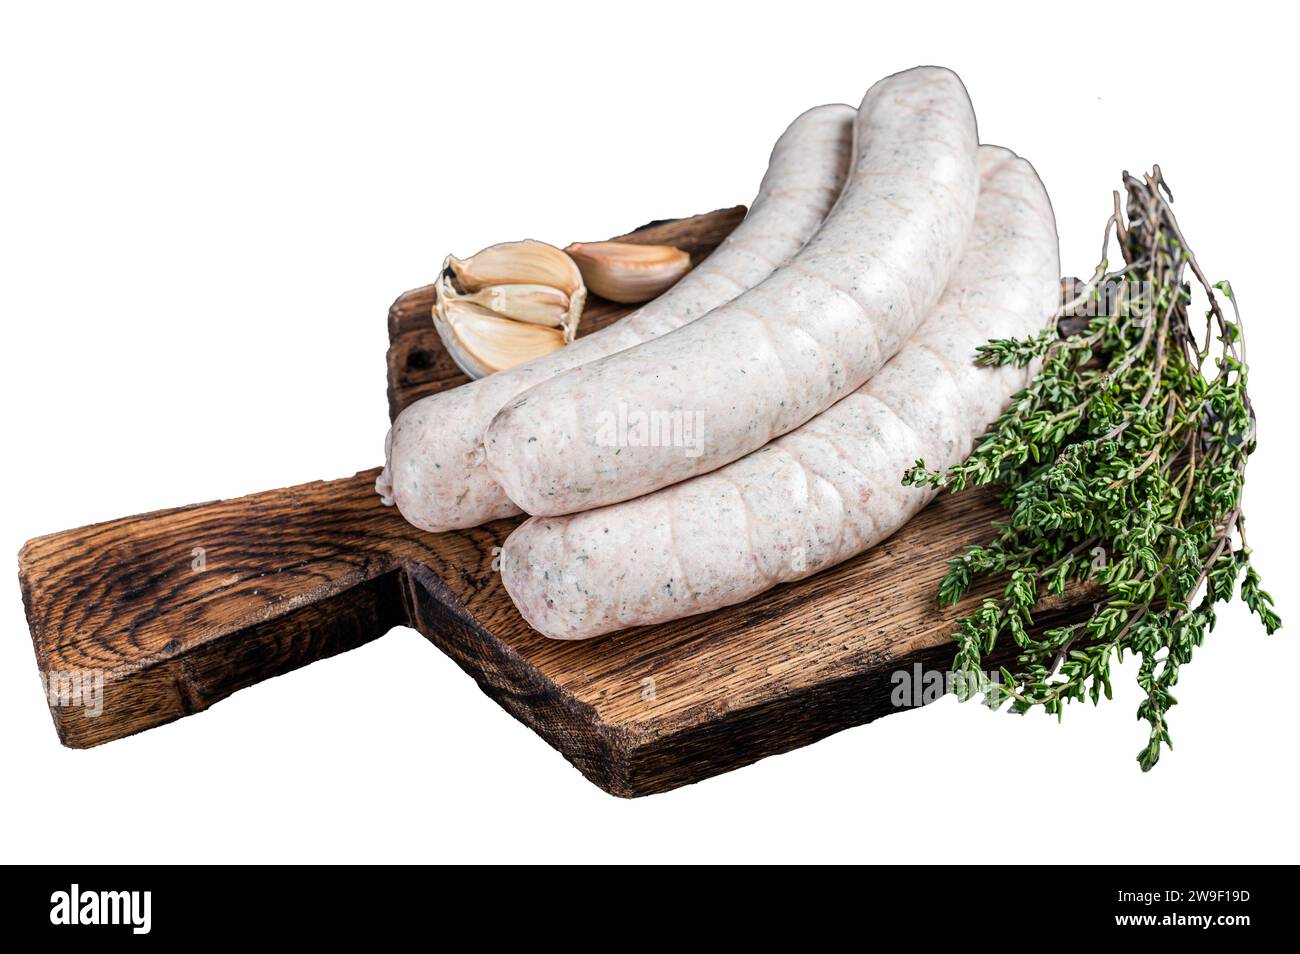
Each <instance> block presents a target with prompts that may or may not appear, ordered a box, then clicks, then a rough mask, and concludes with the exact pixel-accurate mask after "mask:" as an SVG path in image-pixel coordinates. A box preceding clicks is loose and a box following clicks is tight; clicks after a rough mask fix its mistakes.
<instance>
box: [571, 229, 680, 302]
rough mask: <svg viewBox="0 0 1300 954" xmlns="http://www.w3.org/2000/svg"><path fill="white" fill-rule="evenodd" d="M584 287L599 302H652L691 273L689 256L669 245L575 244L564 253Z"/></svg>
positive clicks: (625, 243)
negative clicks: (576, 266)
mask: <svg viewBox="0 0 1300 954" xmlns="http://www.w3.org/2000/svg"><path fill="white" fill-rule="evenodd" d="M565 251H566V252H568V253H569V255H570V256H572V258H573V260H574V261H575V262H577V263H578V268H579V269H581V271H582V278H583V280H584V281H585V282H586V283H587V287H588V288H590V289H591V290H592V291H594V292H595V293H596V294H597V295H599V296H600V297H602V298H608V299H609V300H610V301H617V302H621V303H623V304H628V305H635V304H639V303H640V302H643V301H649V300H650V299H651V298H655V297H657V296H659V295H661V294H663V293H664V292H665V291H667V290H668V289H669V288H671V287H672V286H673V285H675V284H676V283H677V281H678V280H679V279H680V278H681V277H682V276H683V275H685V274H686V273H687V272H689V271H690V270H691V256H690V254H689V253H687V252H683V251H682V250H681V249H679V248H673V247H672V246H671V245H637V244H635V243H633V242H575V243H574V244H572V245H570V246H569V247H568V248H566V249H565Z"/></svg>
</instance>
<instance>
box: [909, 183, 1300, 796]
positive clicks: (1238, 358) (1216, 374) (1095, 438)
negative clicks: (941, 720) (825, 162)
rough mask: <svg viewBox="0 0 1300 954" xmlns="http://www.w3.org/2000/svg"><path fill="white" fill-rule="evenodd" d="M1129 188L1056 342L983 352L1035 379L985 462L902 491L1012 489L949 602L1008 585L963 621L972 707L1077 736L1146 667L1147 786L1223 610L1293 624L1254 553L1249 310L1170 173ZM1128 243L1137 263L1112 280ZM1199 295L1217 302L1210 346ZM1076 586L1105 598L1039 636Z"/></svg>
mask: <svg viewBox="0 0 1300 954" xmlns="http://www.w3.org/2000/svg"><path fill="white" fill-rule="evenodd" d="M1124 189H1125V192H1126V193H1127V203H1126V209H1125V212H1126V213H1127V214H1126V215H1124V214H1121V200H1120V193H1119V192H1115V193H1114V211H1113V212H1112V214H1111V216H1110V218H1109V219H1108V220H1107V222H1106V227H1105V230H1104V233H1103V237H1102V257H1101V262H1100V264H1099V265H1098V267H1097V269H1096V271H1095V273H1094V274H1093V276H1092V278H1091V279H1090V280H1089V281H1087V282H1075V283H1074V287H1073V288H1071V289H1070V291H1069V293H1068V294H1067V295H1065V296H1063V297H1067V298H1068V299H1069V300H1068V301H1066V302H1065V303H1064V304H1063V305H1062V307H1061V310H1060V311H1059V312H1058V313H1057V314H1056V315H1055V316H1053V320H1052V323H1051V325H1050V326H1049V327H1048V328H1047V329H1045V330H1044V331H1043V332H1041V333H1040V334H1038V335H1036V336H1034V337H1031V338H1029V339H1025V340H1014V339H1008V340H995V341H990V342H989V343H988V344H986V345H984V346H982V347H981V348H980V349H979V360H980V361H981V362H982V363H984V364H988V365H1005V364H1011V363H1014V364H1017V365H1019V366H1022V367H1023V366H1026V365H1030V364H1037V365H1038V370H1037V373H1036V374H1035V376H1034V378H1033V380H1032V382H1031V383H1030V384H1029V386H1028V387H1026V388H1025V389H1024V390H1022V391H1020V392H1018V393H1017V394H1016V395H1014V397H1013V398H1012V403H1011V406H1010V407H1009V408H1008V410H1007V411H1006V413H1004V414H1003V415H1002V416H1001V417H999V418H998V420H997V421H996V422H995V423H994V424H993V425H992V426H991V428H990V429H989V431H988V432H987V433H986V434H985V435H984V436H983V438H982V439H981V440H980V441H979V442H978V443H977V445H976V447H975V450H974V452H973V453H972V454H971V455H970V457H969V458H967V459H966V460H965V461H963V462H962V463H960V464H957V465H956V466H954V467H951V468H949V469H948V470H946V471H941V472H940V471H931V470H927V469H926V467H925V463H924V461H917V462H916V466H915V467H914V468H912V469H911V470H909V471H908V472H907V474H906V475H905V477H904V483H906V484H910V485H914V486H930V487H935V488H948V489H950V490H952V491H958V490H961V489H962V488H964V487H967V486H972V485H979V484H991V483H993V484H998V485H1000V487H1001V488H1002V489H1001V494H1000V500H1001V503H1002V505H1003V507H1004V508H1005V510H1006V513H1007V516H1006V519H1005V520H1004V521H1000V522H998V523H997V524H996V525H995V526H996V527H997V528H998V529H997V534H996V536H995V538H994V539H993V540H992V542H990V543H988V544H985V545H983V546H972V547H968V548H966V550H965V551H964V552H963V553H962V554H961V555H960V556H958V557H956V558H955V559H953V560H951V561H950V562H949V569H948V573H947V575H946V576H945V577H944V579H943V582H942V584H941V586H940V593H939V597H940V599H941V600H942V601H944V602H947V603H954V604H955V603H956V602H958V601H959V600H960V599H961V598H962V596H963V595H964V594H965V593H966V592H967V591H968V590H969V589H970V587H971V586H972V585H973V584H974V582H975V581H976V580H977V579H980V578H986V577H989V576H1002V577H1005V580H1006V583H1005V585H1004V586H1003V588H1002V590H1001V593H1000V595H997V596H994V597H990V598H987V599H984V600H983V601H982V602H981V604H980V605H979V608H978V609H976V610H975V611H974V612H972V613H970V614H968V615H967V616H965V617H963V618H962V619H961V620H960V621H959V623H958V626H957V631H956V632H955V634H954V638H955V640H956V643H957V652H956V659H955V661H954V671H955V673H956V675H957V676H958V677H959V678H957V679H956V680H955V685H956V686H957V694H958V696H959V697H960V698H961V699H962V700H963V701H965V700H966V699H969V698H971V697H973V696H974V695H976V694H983V695H984V697H985V702H986V704H988V705H990V706H991V707H993V708H997V707H999V706H1001V705H1002V704H1004V703H1007V702H1009V703H1010V708H1011V710H1012V711H1014V712H1018V713H1024V712H1026V711H1028V710H1029V709H1031V708H1033V707H1035V706H1041V707H1042V708H1043V709H1044V710H1045V711H1047V712H1048V713H1052V714H1055V715H1056V716H1057V717H1058V718H1060V717H1061V715H1062V713H1063V710H1064V706H1065V704H1066V703H1068V702H1071V701H1082V700H1084V699H1091V700H1092V702H1093V703H1094V704H1096V703H1098V702H1099V701H1100V699H1101V697H1102V696H1103V695H1104V696H1105V697H1106V698H1108V699H1109V698H1110V697H1111V682H1110V667H1111V663H1112V660H1120V661H1122V660H1123V658H1124V655H1125V653H1133V654H1136V655H1137V656H1139V657H1140V658H1141V664H1140V667H1139V670H1138V676H1137V681H1138V685H1139V686H1140V687H1141V690H1142V696H1143V698H1142V702H1141V704H1140V705H1139V707H1138V718H1139V719H1145V720H1146V721H1147V722H1148V723H1149V724H1150V736H1149V739H1148V742H1147V745H1146V746H1145V748H1143V750H1142V751H1141V752H1140V753H1139V754H1138V762H1139V764H1140V765H1141V767H1142V770H1143V771H1147V770H1149V769H1150V768H1151V767H1152V766H1153V765H1155V764H1156V762H1157V761H1158V760H1159V758H1160V752H1161V749H1162V746H1169V747H1170V748H1172V746H1173V742H1172V740H1171V738H1170V734H1169V727H1168V715H1169V710H1170V709H1171V708H1172V707H1173V706H1174V705H1175V704H1176V701H1177V700H1176V699H1175V698H1174V695H1173V688H1174V686H1175V685H1176V684H1177V681H1178V673H1179V670H1180V668H1181V667H1182V666H1184V665H1186V664H1187V663H1188V662H1189V661H1190V660H1191V658H1192V654H1193V651H1194V650H1195V649H1196V648H1197V647H1198V646H1200V645H1201V643H1202V642H1203V640H1204V639H1205V635H1206V633H1208V632H1209V631H1210V630H1212V629H1213V628H1214V623H1215V611H1214V605H1215V604H1216V603H1218V602H1220V601H1226V600H1230V599H1231V598H1232V595H1233V592H1234V589H1237V588H1238V581H1239V582H1240V586H1239V592H1240V595H1241V599H1242V600H1243V601H1244V602H1245V603H1246V605H1247V606H1248V607H1249V608H1250V609H1251V611H1252V612H1254V613H1255V614H1256V615H1257V616H1258V617H1259V618H1260V621H1261V622H1262V623H1263V625H1264V628H1265V630H1266V631H1267V632H1268V633H1270V634H1271V633H1272V632H1273V631H1274V630H1276V629H1277V628H1278V627H1279V626H1280V625H1281V622H1280V620H1279V619H1278V616H1277V613H1276V612H1274V609H1273V600H1272V598H1271V597H1270V596H1269V595H1268V593H1266V592H1265V591H1264V590H1263V589H1261V588H1260V580H1259V576H1258V574H1257V573H1256V572H1255V569H1254V567H1253V566H1252V564H1251V551H1250V548H1249V547H1248V546H1247V544H1246V522H1245V517H1244V515H1243V513H1242V502H1241V497H1242V484H1243V480H1244V477H1245V468H1246V459H1247V457H1248V456H1249V455H1250V453H1251V452H1252V451H1253V450H1254V449H1255V417H1254V413H1253V411H1252V409H1251V404H1250V398H1249V396H1248V395H1247V392H1246V381H1247V367H1246V357H1245V352H1246V341H1245V336H1244V333H1243V330H1242V322H1241V315H1240V313H1239V311H1238V308H1237V300H1236V296H1235V295H1234V294H1233V291H1232V287H1231V286H1230V285H1229V284H1228V283H1227V282H1219V283H1216V284H1211V283H1210V281H1209V280H1208V279H1207V278H1206V276H1205V274H1204V272H1203V271H1202V270H1201V267H1200V264H1199V263H1198V262H1197V259H1196V255H1195V254H1194V253H1193V252H1192V249H1191V248H1190V247H1189V246H1188V244H1187V241H1186V239H1185V238H1184V236H1183V233H1182V230H1181V229H1180V227H1179V225H1178V222H1177V220H1176V219H1175V217H1174V214H1173V210H1172V208H1171V202H1172V200H1173V196H1172V193H1171V192H1170V190H1169V188H1168V186H1167V184H1166V183H1165V180H1164V177H1163V176H1162V174H1161V172H1160V167H1159V166H1156V167H1155V168H1154V169H1153V170H1152V172H1151V173H1150V174H1145V175H1143V176H1142V177H1141V178H1140V179H1139V178H1137V177H1134V176H1130V175H1129V174H1128V173H1124ZM1112 242H1117V243H1118V245H1119V248H1120V249H1121V251H1122V254H1123V259H1124V265H1123V267H1121V268H1118V269H1114V270H1111V269H1110V266H1109V263H1108V261H1107V255H1108V252H1109V250H1110V248H1111V245H1112ZM1193 283H1195V285H1196V286H1199V288H1200V289H1201V290H1202V291H1203V292H1204V295H1205V298H1206V299H1207V301H1208V308H1207V310H1206V312H1205V328H1204V332H1203V333H1202V334H1201V335H1200V338H1199V340H1198V338H1197V335H1196V334H1195V333H1194V332H1193V327H1192V323H1191V320H1190V317H1189V308H1190V306H1191V305H1192V288H1193ZM1198 329H1199V325H1198ZM1070 586H1080V587H1085V588H1087V589H1089V590H1090V591H1091V592H1092V593H1093V595H1094V596H1095V597H1096V603H1095V606H1094V609H1093V612H1092V614H1091V615H1090V616H1089V617H1088V618H1087V619H1085V620H1082V621H1080V622H1076V623H1071V624H1069V625H1063V626H1057V627H1054V628H1050V629H1047V630H1045V631H1043V632H1041V633H1034V632H1033V617H1032V612H1033V609H1034V607H1035V605H1036V604H1037V603H1038V602H1039V600H1040V598H1042V597H1043V596H1045V595H1047V594H1049V593H1054V594H1057V595H1061V594H1063V593H1064V592H1065V590H1066V588H1067V587H1070ZM1006 640H1010V641H1011V643H1013V644H1014V651H1015V662H1014V663H1013V664H1011V665H1009V666H1001V667H999V669H998V675H999V677H1000V678H999V679H995V678H993V677H991V676H990V675H989V674H988V673H987V672H986V671H985V670H986V665H985V658H986V657H988V656H990V655H992V654H993V653H994V651H995V650H996V649H998V647H999V644H1000V643H1001V644H1002V645H1003V646H1004V647H1005V646H1006Z"/></svg>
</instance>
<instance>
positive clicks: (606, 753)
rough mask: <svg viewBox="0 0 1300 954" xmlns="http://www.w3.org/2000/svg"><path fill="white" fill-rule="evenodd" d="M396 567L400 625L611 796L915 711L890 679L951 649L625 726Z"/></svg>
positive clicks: (434, 588)
mask: <svg viewBox="0 0 1300 954" xmlns="http://www.w3.org/2000/svg"><path fill="white" fill-rule="evenodd" d="M405 571H406V572H405V578H406V583H407V586H408V587H409V591H408V602H409V605H410V607H411V617H410V622H409V624H408V625H410V626H412V627H414V628H415V629H417V630H418V631H419V632H420V633H421V634H422V635H424V636H425V638H427V639H428V640H429V641H430V642H432V643H433V644H434V645H435V646H437V647H438V648H439V649H440V650H442V651H443V652H444V653H446V654H447V655H448V656H449V657H451V659H452V660H453V661H454V662H455V663H456V665H458V666H459V667H460V668H461V669H462V670H463V671H464V672H466V673H467V674H468V675H469V676H470V677H472V678H473V679H474V681H475V683H476V684H477V685H478V687H479V689H481V690H482V691H483V693H484V694H485V695H486V696H487V697H488V698H490V699H491V700H492V701H494V702H495V703H497V705H499V706H501V708H503V709H505V710H506V712H508V713H510V715H512V716H513V717H514V718H516V719H518V720H519V721H520V722H522V723H524V724H525V725H526V726H528V727H529V728H530V729H532V730H533V731H534V732H536V733H537V734H538V735H539V736H541V737H542V738H543V739H544V740H545V741H546V742H547V744H548V745H550V746H551V747H552V748H553V749H555V750H556V751H557V752H559V753H560V754H561V755H563V756H564V757H565V759H567V760H568V761H569V763H570V764H572V765H573V766H574V767H575V768H576V769H577V770H578V771H579V772H581V773H582V774H583V775H584V776H585V777H586V778H587V779H588V780H589V781H590V782H592V783H593V784H595V785H596V786H597V787H599V788H601V789H602V790H604V791H606V792H608V793H609V794H611V795H616V796H619V797H620V798H637V797H640V796H643V795H654V794H658V793H661V792H667V791H671V790H672V789H675V788H680V787H681V786H683V785H692V784H694V783H696V782H701V781H704V780H705V779H708V778H712V777H713V776H715V775H722V774H725V773H727V772H730V771H733V770H735V769H738V768H743V767H744V766H746V765H752V764H753V763H755V762H758V761H760V760H761V759H764V758H767V757H768V756H771V755H781V754H783V753H785V752H792V751H794V750H795V749H799V748H802V747H804V746H806V745H811V744H812V743H814V742H818V741H820V740H821V739H824V738H827V737H828V736H831V735H834V734H835V733H837V732H842V731H844V730H845V729H851V728H854V727H856V726H859V725H865V724H866V723H868V722H874V721H875V720H876V719H879V718H881V717H883V716H887V715H891V714H894V713H898V712H900V711H906V709H907V708H913V707H904V708H901V709H900V708H899V707H895V706H894V705H893V704H892V703H891V701H890V697H891V688H892V680H893V676H894V673H895V672H897V671H898V670H899V669H900V668H907V669H911V667H913V666H915V665H917V664H920V665H921V666H922V669H923V671H925V672H931V671H938V672H944V673H946V672H948V670H949V667H950V665H951V662H952V654H953V649H952V644H951V643H947V642H939V643H936V644H935V645H933V646H930V647H927V648H924V649H921V650H913V651H909V652H908V653H907V655H906V656H903V657H899V656H896V655H894V654H892V653H888V652H885V653H877V654H873V655H872V656H871V657H869V658H867V659H864V660H863V661H862V663H861V664H860V665H859V666H858V667H856V668H854V669H853V670H851V671H849V672H847V673H844V674H842V675H840V676H837V677H835V678H833V679H830V680H828V681H821V682H813V683H808V684H804V685H801V686H796V687H793V688H791V689H789V690H788V691H786V692H784V693H782V694H780V695H778V696H775V697H772V698H768V699H764V700H763V701H761V702H757V703H754V704H752V705H749V706H743V707H739V708H736V709H732V710H729V711H727V712H724V713H722V714H720V715H714V716H712V717H710V718H704V717H702V711H703V710H708V709H710V708H712V707H713V704H712V703H707V702H705V703H700V704H699V705H696V706H692V707H691V708H689V709H686V710H683V711H681V712H677V713H674V714H673V715H671V716H667V717H662V718H656V719H650V720H647V721H646V722H644V723H637V724H634V725H632V726H620V725H611V724H610V723H607V722H605V721H604V720H603V719H602V718H601V717H600V714H599V712H597V710H596V709H595V707H594V706H592V705H590V704H588V703H585V702H582V701H581V700H579V699H577V698H575V697H574V696H573V695H572V694H571V693H569V692H568V691H566V690H565V689H564V688H563V687H561V686H560V685H558V684H557V683H555V682H554V681H552V680H551V679H548V678H547V677H546V676H545V675H544V674H542V673H541V672H539V671H538V670H537V669H536V668H535V667H534V666H533V665H532V664H531V663H529V662H528V661H527V660H525V659H524V658H523V657H522V656H521V655H520V654H519V653H517V652H516V651H515V650H514V649H513V648H512V647H511V646H510V645H509V644H508V643H506V642H504V641H503V640H501V639H500V638H499V637H497V636H496V634H494V633H493V632H492V631H491V630H490V629H488V628H486V627H485V626H483V625H482V624H481V623H479V622H478V620H476V619H475V618H474V616H473V615H472V614H471V613H470V612H469V611H468V610H467V609H466V608H465V606H464V605H463V604H462V603H461V602H460V600H459V599H457V598H456V596H455V595H454V594H453V593H452V592H451V591H450V590H449V589H448V588H447V587H446V585H445V584H444V583H443V582H442V580H441V579H440V578H439V577H438V575H437V574H436V573H433V572H432V571H430V570H429V569H428V568H427V567H425V566H422V565H420V564H418V563H408V564H407V565H406V567H405ZM794 585H798V584H797V583H786V584H782V586H794ZM1090 609H1091V607H1090V605H1089V604H1084V605H1072V604H1066V603H1062V604H1061V605H1054V606H1052V608H1050V609H1045V610H1044V611H1042V612H1040V613H1038V614H1037V615H1036V616H1035V625H1034V626H1033V627H1032V632H1034V633H1038V632H1041V631H1043V630H1046V629H1049V628H1051V627H1053V626H1060V625H1063V624H1065V623H1070V622H1075V621H1077V620H1079V619H1082V618H1083V617H1085V616H1086V615H1087V614H1088V612H1089V611H1090ZM1014 656H1015V647H1014V646H1013V645H1007V646H1003V647H1000V649H999V651H998V652H997V653H995V654H994V655H993V656H991V657H990V659H989V664H990V665H991V666H998V665H1002V664H1004V663H1006V662H1009V661H1010V660H1011V659H1013V658H1014ZM926 704H928V703H926Z"/></svg>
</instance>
